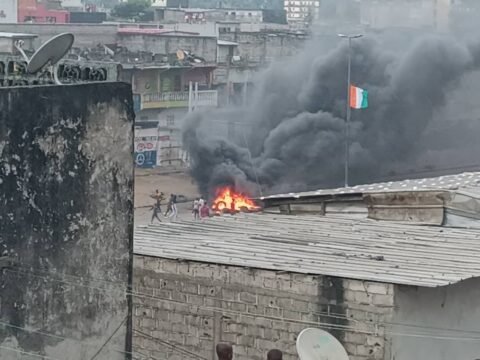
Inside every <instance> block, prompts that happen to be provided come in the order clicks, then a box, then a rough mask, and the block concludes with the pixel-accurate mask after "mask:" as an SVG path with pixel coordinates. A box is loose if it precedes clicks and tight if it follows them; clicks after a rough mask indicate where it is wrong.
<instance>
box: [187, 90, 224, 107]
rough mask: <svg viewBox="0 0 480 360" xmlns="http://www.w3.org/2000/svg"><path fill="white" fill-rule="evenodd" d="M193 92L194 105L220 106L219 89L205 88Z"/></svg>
mask: <svg viewBox="0 0 480 360" xmlns="http://www.w3.org/2000/svg"><path fill="white" fill-rule="evenodd" d="M196 95H197V96H195V92H193V101H192V106H194V107H195V106H213V107H216V106H218V92H217V90H204V91H198V92H197V93H196Z"/></svg>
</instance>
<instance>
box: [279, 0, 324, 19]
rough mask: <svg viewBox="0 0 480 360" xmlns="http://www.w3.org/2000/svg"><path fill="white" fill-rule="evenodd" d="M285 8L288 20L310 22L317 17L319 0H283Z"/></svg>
mask: <svg viewBox="0 0 480 360" xmlns="http://www.w3.org/2000/svg"><path fill="white" fill-rule="evenodd" d="M285 10H286V11H287V20H288V21H289V22H312V21H314V20H316V19H318V14H319V11H320V1H319V0H285Z"/></svg>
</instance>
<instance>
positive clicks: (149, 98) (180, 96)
mask: <svg viewBox="0 0 480 360" xmlns="http://www.w3.org/2000/svg"><path fill="white" fill-rule="evenodd" d="M164 101H165V102H166V101H188V91H174V92H161V93H153V94H143V95H142V102H143V103H152V102H164Z"/></svg>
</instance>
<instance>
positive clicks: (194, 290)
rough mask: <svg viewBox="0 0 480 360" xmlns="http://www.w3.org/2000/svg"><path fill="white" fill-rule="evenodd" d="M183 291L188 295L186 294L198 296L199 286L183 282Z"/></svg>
mask: <svg viewBox="0 0 480 360" xmlns="http://www.w3.org/2000/svg"><path fill="white" fill-rule="evenodd" d="M180 284H181V289H182V290H181V291H182V292H184V293H186V294H193V295H197V294H199V289H198V288H199V285H198V284H195V283H191V282H187V281H185V282H181V283H180Z"/></svg>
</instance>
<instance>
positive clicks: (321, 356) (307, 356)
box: [297, 328, 349, 360]
mask: <svg viewBox="0 0 480 360" xmlns="http://www.w3.org/2000/svg"><path fill="white" fill-rule="evenodd" d="M297 352H298V356H299V357H300V360H349V359H348V354H347V352H346V351H345V349H344V347H343V345H342V344H341V343H340V342H339V341H338V340H337V339H335V338H334V337H333V336H332V335H331V334H329V333H328V332H326V331H323V330H320V329H312V328H310V329H305V330H303V331H302V332H301V333H300V335H298V338H297Z"/></svg>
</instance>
